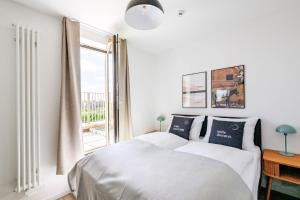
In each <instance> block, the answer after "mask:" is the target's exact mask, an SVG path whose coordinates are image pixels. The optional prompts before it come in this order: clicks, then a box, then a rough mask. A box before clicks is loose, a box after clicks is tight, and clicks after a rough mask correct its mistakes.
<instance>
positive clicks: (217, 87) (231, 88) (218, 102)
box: [211, 65, 246, 109]
mask: <svg viewBox="0 0 300 200" xmlns="http://www.w3.org/2000/svg"><path fill="white" fill-rule="evenodd" d="M211 107H212V108H233V109H245V108H246V100H245V66H244V65H238V66H232V67H226V68H221V69H215V70H211Z"/></svg>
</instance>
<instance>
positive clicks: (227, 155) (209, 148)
mask: <svg viewBox="0 0 300 200" xmlns="http://www.w3.org/2000/svg"><path fill="white" fill-rule="evenodd" d="M175 151H180V152H185V153H191V154H196V155H201V156H205V157H208V158H211V159H214V160H218V161H221V162H223V163H225V164H227V165H228V166H230V167H231V168H232V169H233V170H234V171H235V172H237V173H238V174H239V175H240V176H241V177H242V179H243V180H244V182H245V183H246V185H247V186H248V187H249V189H250V190H251V191H252V193H253V196H254V200H256V199H257V192H258V191H257V189H258V183H259V178H260V170H261V169H260V168H261V163H260V157H261V152H260V150H259V148H258V147H256V148H254V149H252V150H251V151H245V150H239V149H236V148H232V147H228V146H224V145H218V144H211V143H206V142H201V141H190V142H189V143H188V144H186V145H184V146H181V147H179V148H177V149H175Z"/></svg>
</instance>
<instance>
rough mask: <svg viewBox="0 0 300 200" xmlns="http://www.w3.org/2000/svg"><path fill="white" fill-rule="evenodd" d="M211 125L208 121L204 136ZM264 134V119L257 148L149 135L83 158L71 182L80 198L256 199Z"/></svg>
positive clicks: (154, 134) (164, 135) (205, 123)
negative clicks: (248, 149) (249, 148)
mask: <svg viewBox="0 0 300 200" xmlns="http://www.w3.org/2000/svg"><path fill="white" fill-rule="evenodd" d="M185 116H186V115H185ZM206 128H207V121H204V123H203V125H202V129H201V134H202V135H201V136H204V135H205V133H204V135H203V132H205V130H203V129H206ZM260 135H261V133H260V120H259V121H258V122H257V124H256V126H255V136H254V141H255V144H256V146H257V148H256V149H254V150H253V151H242V150H237V149H234V148H231V147H225V146H222V145H216V144H209V143H204V142H202V141H201V140H199V141H188V140H185V139H183V138H180V137H178V136H176V135H174V134H171V133H167V132H157V133H151V134H147V135H143V136H140V137H137V138H135V139H133V140H131V141H127V142H121V143H119V144H116V145H112V146H110V147H106V148H102V149H100V150H98V151H97V152H95V153H94V154H92V155H90V156H87V157H85V158H83V159H82V160H80V161H79V162H78V163H77V164H76V165H75V166H74V168H73V169H72V170H71V172H70V173H69V175H68V179H69V185H70V188H71V190H72V191H73V192H74V193H75V194H76V195H77V199H78V200H81V199H82V200H83V199H84V200H112V199H120V200H125V199H126V200H127V199H128V200H133V199H141V200H143V199H145V200H146V199H147V200H148V199H151V200H152V199H153V200H154V199H159V200H164V199H166V200H167V199H172V200H177V199H178V200H181V199H184V200H189V199H190V200H194V199H204V200H205V199H207V200H208V199H209V200H218V199H222V200H256V199H257V188H258V184H259V179H260V165H261V162H260V146H261V144H260V137H261V136H260ZM226 155H227V156H226ZM229 155H230V156H229Z"/></svg>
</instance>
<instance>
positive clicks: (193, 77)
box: [182, 72, 207, 108]
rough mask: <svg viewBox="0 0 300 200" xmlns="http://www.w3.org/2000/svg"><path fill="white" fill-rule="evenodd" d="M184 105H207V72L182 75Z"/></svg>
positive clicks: (198, 106)
mask: <svg viewBox="0 0 300 200" xmlns="http://www.w3.org/2000/svg"><path fill="white" fill-rule="evenodd" d="M182 107H183V108H206V107H207V75H206V72H199V73H193V74H185V75H182Z"/></svg>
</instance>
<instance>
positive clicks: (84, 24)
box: [77, 20, 114, 36]
mask: <svg viewBox="0 0 300 200" xmlns="http://www.w3.org/2000/svg"><path fill="white" fill-rule="evenodd" d="M77 21H78V22H79V23H80V24H82V25H83V26H86V27H88V28H90V29H94V30H95V31H97V32H100V33H106V34H108V35H111V36H112V35H114V34H113V33H111V32H108V31H105V30H102V29H99V28H97V27H95V26H92V25H89V24H87V23H84V22H81V21H79V20H77Z"/></svg>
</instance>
